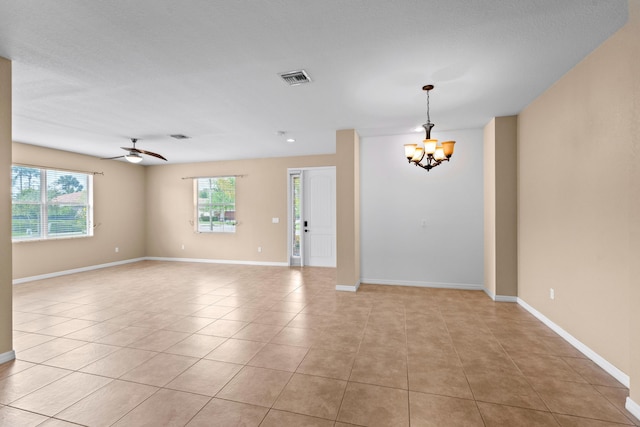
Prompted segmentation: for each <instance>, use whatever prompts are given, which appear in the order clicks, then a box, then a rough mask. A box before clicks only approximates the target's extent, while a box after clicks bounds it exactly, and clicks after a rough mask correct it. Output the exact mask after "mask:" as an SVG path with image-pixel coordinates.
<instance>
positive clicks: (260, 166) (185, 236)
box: [146, 155, 335, 263]
mask: <svg viewBox="0 0 640 427" xmlns="http://www.w3.org/2000/svg"><path fill="white" fill-rule="evenodd" d="M334 165H335V155H319V156H304V157H281V158H266V159H253V160H234V161H220V162H203V163H190V164H176V165H162V166H150V167H147V174H146V189H147V191H146V206H147V216H146V218H147V222H146V230H147V248H146V255H147V256H151V257H171V258H197V259H212V260H235V261H250V262H258V263H262V262H264V263H273V262H276V263H286V262H288V256H287V179H288V176H287V168H298V167H299V168H302V167H317V166H334ZM219 175H242V176H241V177H239V178H237V179H236V220H237V221H238V226H237V229H236V232H235V233H210V234H209V233H195V232H194V228H193V225H192V223H191V222H190V221H192V220H193V218H194V211H193V209H194V208H193V180H191V179H182V178H183V177H194V176H219ZM272 218H279V219H280V222H279V223H278V224H273V223H272V221H271V219H272ZM182 245H184V249H182ZM258 246H260V247H262V252H260V253H259V252H258Z"/></svg>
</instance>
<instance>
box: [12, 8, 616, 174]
mask: <svg viewBox="0 0 640 427" xmlns="http://www.w3.org/2000/svg"><path fill="white" fill-rule="evenodd" d="M626 20H627V1H626V0H608V1H601V0H527V1H523V0H520V1H514V0H485V1H469V0H446V1H445V0H395V1H390V0H322V1H318V0H314V1H307V0H269V1H249V0H237V1H226V0H190V1H175V0H135V1H132V0H112V1H80V0H75V1H73V0H60V1H55V2H54V1H49V0H32V1H24V0H2V1H0V56H3V57H6V58H9V59H11V60H12V61H13V137H14V140H15V141H18V142H24V143H29V144H36V145H42V146H47V147H52V148H57V149H62V150H68V151H74V152H79V153H84V154H90V155H95V156H100V157H111V156H116V155H120V154H124V152H123V151H122V150H121V149H120V148H119V147H121V146H127V145H129V143H128V138H131V137H136V138H140V139H141V141H140V143H139V144H138V147H139V148H141V149H145V150H150V151H155V152H159V153H161V154H163V155H164V156H165V157H167V158H168V159H169V161H170V163H178V162H193V161H205V160H222V159H238V158H253V157H272V156H292V155H306V154H321V153H333V152H335V130H336V129H346V128H354V129H356V130H358V132H359V133H360V134H361V135H364V136H369V135H392V134H401V133H408V132H411V131H412V130H413V129H414V128H415V127H416V126H419V125H420V124H421V123H423V122H424V121H425V118H426V98H425V95H424V93H423V92H422V90H421V88H422V86H423V85H424V84H427V83H432V84H434V85H435V89H434V91H433V92H431V119H432V121H433V122H434V123H435V124H436V128H435V129H434V134H436V136H437V131H438V130H452V129H466V128H477V127H482V126H484V125H485V124H486V123H487V122H488V120H489V119H490V118H491V117H493V116H502V115H511V114H517V113H518V112H519V111H520V110H521V109H522V108H523V107H525V106H526V105H527V104H528V103H530V102H531V101H532V100H533V99H535V97H537V96H538V95H539V94H541V93H542V92H543V91H544V90H545V89H546V88H548V87H549V86H550V85H552V84H553V83H554V82H555V81H556V80H558V78H560V77H561V76H562V75H563V74H564V73H566V72H567V71H568V70H569V69H570V68H571V67H573V66H574V65H575V64H576V63H577V62H579V61H580V60H581V59H582V58H584V57H585V56H586V55H587V54H588V53H589V52H591V51H592V50H593V49H594V48H595V47H597V46H598V45H599V44H600V43H602V42H603V41H604V40H605V39H606V38H607V37H608V36H610V35H611V34H612V33H614V32H615V31H616V30H617V29H618V28H620V27H621V26H622V25H624V23H625V22H626ZM302 68H303V69H305V70H306V71H307V72H308V73H309V75H310V76H311V79H312V80H313V82H312V83H310V84H306V85H300V86H294V87H290V86H288V85H287V84H285V83H284V82H283V81H282V80H281V79H280V77H279V75H278V74H279V73H281V72H285V71H290V70H296V69H302ZM585 90H588V88H585ZM278 131H285V132H286V133H285V135H278ZM176 133H181V134H186V135H188V136H190V137H191V139H187V140H182V141H177V140H174V139H172V138H170V137H168V135H170V134H176ZM286 138H295V139H296V142H294V143H288V142H285V139H286ZM159 162H161V161H159V160H154V159H150V158H148V157H147V158H145V162H144V163H143V164H157V163H159Z"/></svg>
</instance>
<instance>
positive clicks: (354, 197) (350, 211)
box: [336, 129, 360, 290]
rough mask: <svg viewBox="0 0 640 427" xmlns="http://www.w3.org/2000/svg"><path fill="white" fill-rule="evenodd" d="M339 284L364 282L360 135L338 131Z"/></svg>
mask: <svg viewBox="0 0 640 427" xmlns="http://www.w3.org/2000/svg"><path fill="white" fill-rule="evenodd" d="M336 156H337V166H336V186H337V188H336V209H337V211H338V218H337V222H338V223H337V252H338V253H337V255H338V259H337V285H338V286H339V287H342V286H346V287H347V288H349V289H352V290H356V289H357V286H358V285H359V284H360V137H359V136H358V134H357V133H356V131H355V130H353V129H346V130H339V131H337V132H336Z"/></svg>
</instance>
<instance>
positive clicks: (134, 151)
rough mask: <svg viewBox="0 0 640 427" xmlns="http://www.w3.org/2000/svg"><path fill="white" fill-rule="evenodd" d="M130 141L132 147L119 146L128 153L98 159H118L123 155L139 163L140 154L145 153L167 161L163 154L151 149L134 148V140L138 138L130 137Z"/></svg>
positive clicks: (132, 161)
mask: <svg viewBox="0 0 640 427" xmlns="http://www.w3.org/2000/svg"><path fill="white" fill-rule="evenodd" d="M131 142H132V143H133V147H120V148H122V149H123V150H125V151H128V152H129V154H123V155H122V156H115V157H105V158H103V159H100V160H113V159H120V158H122V157H124V158H125V159H126V160H127V161H129V162H131V163H140V162H141V161H142V156H141V155H140V154H146V155H147V156H153V157H157V158H159V159H162V160H164V161H165V162H166V161H167V159H165V158H164V157H163V156H161V155H160V154H158V153H154V152H152V151H147V150H140V149H139V148H136V142H138V138H131Z"/></svg>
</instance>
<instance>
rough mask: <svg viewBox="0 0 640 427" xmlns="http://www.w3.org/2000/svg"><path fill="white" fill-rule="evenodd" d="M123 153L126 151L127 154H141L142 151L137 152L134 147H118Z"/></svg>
mask: <svg viewBox="0 0 640 427" xmlns="http://www.w3.org/2000/svg"><path fill="white" fill-rule="evenodd" d="M120 148H122V149H123V150H124V151H128V152H129V153H142V151H140V150H138V149H137V148H136V147H120Z"/></svg>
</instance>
